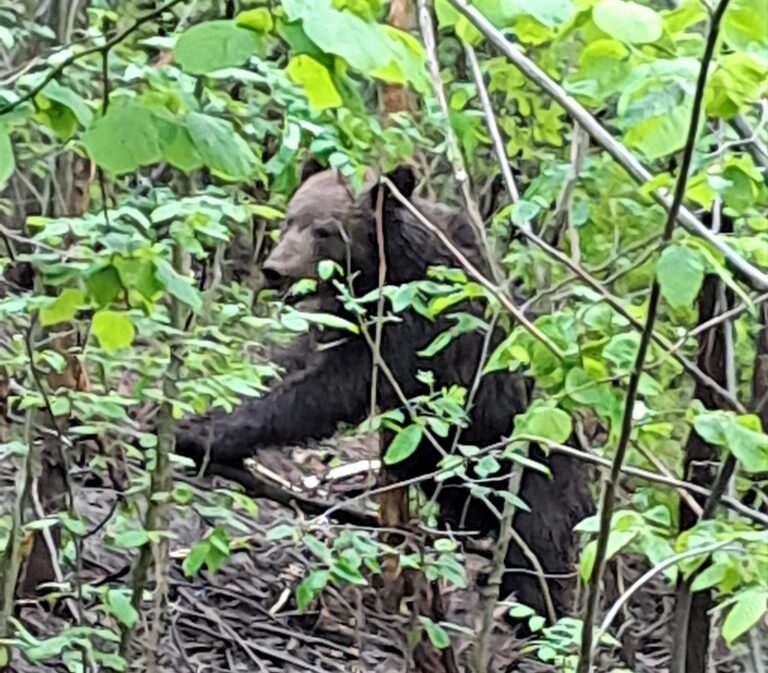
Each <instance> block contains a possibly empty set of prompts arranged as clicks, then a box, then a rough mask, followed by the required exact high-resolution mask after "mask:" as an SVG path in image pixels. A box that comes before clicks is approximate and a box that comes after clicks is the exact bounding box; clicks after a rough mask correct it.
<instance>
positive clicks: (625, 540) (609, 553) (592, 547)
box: [579, 530, 638, 582]
mask: <svg viewBox="0 0 768 673" xmlns="http://www.w3.org/2000/svg"><path fill="white" fill-rule="evenodd" d="M637 533H638V531H637V530H616V531H611V533H610V535H609V536H608V547H607V549H606V553H605V560H606V561H609V560H610V559H612V558H613V557H614V556H616V554H618V553H619V552H620V551H621V550H622V549H623V548H624V547H626V546H627V545H628V544H629V543H630V542H632V540H634V539H635V537H636V536H637ZM596 552H597V540H592V541H591V542H589V543H588V544H587V546H586V547H584V551H583V552H582V553H581V561H580V563H579V573H580V574H581V579H582V580H583V581H584V582H587V581H588V580H589V578H590V577H591V575H592V569H593V568H594V565H595V553H596Z"/></svg>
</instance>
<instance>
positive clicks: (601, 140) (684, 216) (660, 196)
mask: <svg viewBox="0 0 768 673" xmlns="http://www.w3.org/2000/svg"><path fill="white" fill-rule="evenodd" d="M448 2H450V3H451V5H453V7H455V8H456V9H457V10H458V11H459V12H460V13H461V14H462V15H464V16H465V17H466V18H467V20H468V21H469V22H470V23H471V24H472V25H473V26H474V27H475V28H477V29H478V30H479V31H480V32H481V33H482V34H483V35H484V36H485V37H486V39H488V40H489V41H490V42H491V43H492V44H493V45H495V46H496V48H497V49H499V51H501V52H502V53H503V54H504V55H505V56H506V57H507V58H508V59H509V60H510V61H511V62H512V64H513V65H514V66H515V67H516V68H517V69H518V70H520V72H522V73H523V74H524V75H525V76H526V77H527V78H528V79H530V80H531V81H532V82H533V83H534V84H536V85H537V86H538V87H540V88H541V89H543V90H544V92H545V93H547V94H549V95H550V96H552V98H554V99H555V101H557V103H558V104H559V105H560V106H561V107H563V108H564V109H565V110H566V112H568V114H570V115H571V116H572V117H573V118H574V119H575V120H576V121H577V122H578V123H579V125H580V126H581V127H582V128H583V129H584V130H585V131H586V132H587V133H589V135H590V136H592V138H593V139H594V140H595V141H596V142H597V143H598V144H599V145H600V146H601V147H603V148H604V149H605V150H606V151H607V152H608V153H609V154H610V155H611V156H612V157H613V158H614V159H615V160H616V161H617V162H618V163H619V164H620V165H621V166H623V167H624V169H625V170H626V171H627V172H628V173H629V174H630V176H631V177H632V178H633V179H634V180H635V181H636V182H638V183H640V184H644V183H646V182H648V181H649V180H650V179H651V178H652V177H653V176H652V175H651V174H650V173H649V172H648V170H647V169H646V168H645V167H644V166H643V165H642V164H641V163H640V162H639V161H638V160H637V158H636V157H635V156H633V155H632V153H631V152H629V150H627V148H626V147H624V145H622V144H621V143H620V142H619V141H618V140H616V139H615V138H614V137H613V136H612V135H611V134H610V133H609V132H608V131H606V130H605V129H604V128H603V127H602V126H601V125H600V123H599V122H598V121H597V120H596V119H595V118H594V117H593V116H592V115H591V114H590V113H589V112H588V111H587V110H586V108H584V106H582V105H581V104H580V103H579V102H578V101H577V100H576V99H575V98H573V97H571V96H569V95H568V94H567V93H566V92H565V90H564V89H563V88H562V87H561V86H560V85H559V84H558V83H557V82H555V81H554V80H553V79H551V78H550V77H549V76H548V75H547V74H546V73H545V72H544V71H543V70H541V68H539V67H538V66H537V65H536V64H535V63H534V62H533V61H531V59H529V58H528V57H527V56H525V54H523V53H522V51H520V49H518V48H517V47H516V46H515V45H514V44H512V43H511V42H509V41H508V40H507V39H506V38H505V37H504V36H503V35H502V34H501V32H500V31H499V30H497V29H496V27H495V26H494V25H493V24H492V23H491V22H490V21H489V20H488V19H487V18H486V17H485V16H484V15H483V14H482V13H481V12H480V11H479V10H478V9H477V8H475V7H473V6H472V5H470V4H469V3H468V2H467V0H448ZM653 198H654V200H655V201H656V202H657V203H658V204H659V205H661V206H663V207H664V208H665V209H666V210H669V209H670V208H671V207H672V204H673V200H674V199H670V198H669V196H668V195H667V194H666V193H664V192H662V191H660V190H655V191H654V192H653ZM676 210H677V213H676V215H675V219H676V220H678V221H679V222H680V224H682V226H683V227H684V228H685V229H686V230H688V231H689V232H691V233H692V234H694V235H696V236H699V237H700V238H703V239H704V240H706V241H708V242H709V243H710V244H711V245H712V246H713V247H714V248H715V249H716V250H718V252H720V253H721V254H722V255H723V256H724V257H725V259H726V260H727V261H728V264H729V265H730V266H731V267H732V269H733V270H734V271H735V272H737V273H738V274H739V275H740V276H742V277H743V279H744V281H745V282H746V283H747V284H748V285H749V286H750V287H752V288H753V289H756V290H761V291H764V290H768V274H766V273H765V272H764V271H761V270H760V269H758V268H757V267H756V266H754V265H753V264H751V263H750V262H748V261H747V260H746V259H744V258H743V257H741V256H740V255H739V254H738V253H736V252H735V251H734V250H733V249H732V248H731V247H730V246H729V245H727V244H726V243H725V242H724V241H723V239H722V238H720V237H719V236H716V235H715V234H713V233H712V232H711V231H710V230H709V229H708V228H707V227H705V226H704V225H703V224H702V223H701V222H700V221H699V220H698V219H696V217H695V216H694V215H693V214H692V213H691V212H690V211H689V210H687V209H686V208H684V207H682V204H680V205H679V206H677V208H676Z"/></svg>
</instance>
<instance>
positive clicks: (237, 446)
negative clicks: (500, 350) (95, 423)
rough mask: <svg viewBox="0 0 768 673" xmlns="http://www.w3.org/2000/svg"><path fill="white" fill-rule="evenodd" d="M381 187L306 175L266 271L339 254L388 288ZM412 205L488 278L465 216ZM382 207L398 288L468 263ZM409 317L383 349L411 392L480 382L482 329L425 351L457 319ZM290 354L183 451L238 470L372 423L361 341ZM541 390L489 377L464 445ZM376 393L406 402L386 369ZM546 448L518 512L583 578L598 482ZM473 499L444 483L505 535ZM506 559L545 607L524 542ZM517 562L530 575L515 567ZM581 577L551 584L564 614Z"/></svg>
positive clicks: (283, 273)
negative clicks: (586, 527)
mask: <svg viewBox="0 0 768 673" xmlns="http://www.w3.org/2000/svg"><path fill="white" fill-rule="evenodd" d="M391 177H392V179H393V181H395V184H397V185H398V186H399V188H400V189H401V191H402V192H403V193H404V194H405V195H406V196H407V197H410V195H411V191H412V190H413V186H414V181H413V176H412V174H411V173H410V171H408V170H399V171H398V172H396V173H395V174H393V175H392V176H391ZM378 189H379V186H378V182H377V181H370V182H369V183H368V185H367V186H366V188H365V189H364V190H363V192H362V193H361V194H359V195H356V194H354V193H353V192H352V190H351V189H350V188H349V186H348V185H347V184H346V182H345V181H344V180H343V178H341V176H340V175H339V174H338V173H337V172H335V171H330V170H328V171H321V172H317V173H315V174H314V175H311V176H309V177H307V178H306V180H305V181H304V183H303V184H302V186H301V187H300V188H299V190H298V191H297V192H296V194H295V196H294V197H293V199H292V200H291V202H290V204H289V206H288V210H287V216H286V220H285V223H284V225H283V228H282V231H281V233H280V239H279V241H278V243H277V245H276V246H275V248H274V249H273V251H272V253H271V254H270V255H269V257H268V259H267V260H266V262H265V263H264V267H263V271H264V273H265V275H266V277H267V279H268V280H269V281H270V282H271V283H272V284H273V285H281V284H285V283H290V282H291V281H293V280H296V279H298V278H302V277H317V263H318V262H319V261H320V260H322V259H333V260H336V261H338V262H339V263H340V264H342V265H343V266H346V264H347V261H349V262H351V268H352V270H353V272H354V278H353V286H354V290H355V294H356V295H357V296H362V295H363V294H365V293H367V292H369V291H371V290H373V289H375V288H376V287H377V274H378V268H379V254H378V246H377V240H376V226H375V222H376V217H375V208H376V200H377V190H378ZM411 201H412V203H413V204H414V205H415V206H416V207H417V208H418V209H419V210H420V211H421V212H422V213H423V214H424V215H425V216H426V217H427V218H428V219H429V220H430V221H432V222H433V223H435V224H437V225H438V226H440V227H441V228H442V230H443V231H445V232H446V233H447V234H448V236H449V237H450V238H451V240H452V241H453V242H454V243H455V244H456V245H457V246H458V247H459V248H460V249H461V250H462V252H463V253H464V254H465V255H466V256H467V257H468V258H469V259H470V261H471V262H472V263H473V264H475V265H476V266H477V267H478V268H479V269H481V270H482V271H483V272H484V273H486V274H489V272H490V270H489V268H488V264H487V262H486V260H485V259H484V258H483V256H482V254H481V253H480V250H479V249H478V246H477V245H476V244H475V243H474V234H473V232H472V230H471V228H470V226H469V224H468V222H467V221H466V219H465V218H464V217H463V216H462V215H461V214H459V213H456V212H454V211H452V210H450V209H448V208H447V207H445V206H442V205H437V204H434V203H430V202H427V201H424V200H422V199H419V198H418V197H412V198H411ZM383 212H384V217H383V224H384V249H385V258H386V268H387V275H386V284H388V285H399V284H402V283H407V282H409V281H413V280H418V279H422V278H424V277H425V276H426V271H427V268H428V267H430V266H438V265H444V266H455V265H456V264H455V260H454V258H453V256H452V255H451V253H450V252H449V251H448V250H447V249H446V248H445V247H444V246H443V245H442V244H441V243H440V242H439V241H438V240H437V239H436V238H435V237H434V236H433V235H432V234H431V233H430V232H428V231H427V230H426V229H425V227H424V226H423V225H421V224H420V223H419V222H418V220H417V219H416V218H415V217H414V216H413V215H412V214H410V213H409V212H408V211H407V210H406V209H405V208H404V207H403V206H402V205H401V204H400V203H399V202H398V201H397V200H396V199H395V198H394V197H392V196H391V195H389V196H386V197H384V209H383ZM348 254H349V257H348V256H347V255H348ZM335 294H336V293H335V291H334V290H333V289H332V288H331V287H325V286H323V284H322V283H320V285H319V288H318V291H317V300H318V301H319V302H320V304H321V305H322V307H323V309H324V310H329V309H332V310H335V311H336V312H337V313H339V312H342V311H343V309H342V307H341V305H340V304H339V303H338V302H337V301H336V299H335ZM462 310H468V311H472V312H474V313H475V314H477V315H482V306H480V305H477V306H464V307H462ZM400 318H401V321H400V322H394V323H393V322H388V323H387V324H386V326H385V327H384V330H383V336H382V344H381V352H382V356H383V360H384V362H386V363H387V365H388V366H389V368H390V369H391V371H392V374H393V375H394V378H395V379H396V381H397V382H398V383H399V385H400V387H401V388H402V390H403V392H404V393H405V395H406V396H408V397H412V396H415V395H418V394H420V393H423V392H424V386H423V385H422V384H420V383H419V382H418V381H417V380H416V378H415V376H416V374H417V372H418V371H419V370H429V371H431V372H433V374H434V379H435V384H436V386H438V387H440V386H448V385H451V384H459V385H461V386H464V387H465V388H467V389H469V388H470V387H471V385H472V381H473V379H474V377H475V375H476V370H477V365H478V361H479V359H480V357H481V351H482V347H483V340H484V337H483V335H481V334H479V333H471V334H464V335H462V336H460V337H458V338H456V339H454V340H453V341H452V342H451V343H450V345H449V346H448V347H447V348H445V349H443V350H442V351H441V352H439V353H438V354H437V355H436V356H435V357H433V358H431V359H426V358H421V357H419V356H418V355H417V352H418V351H419V350H420V349H422V348H424V347H425V346H426V345H427V344H429V343H430V342H431V341H432V340H433V339H434V338H435V337H436V336H437V335H438V334H439V333H440V332H442V331H444V330H445V329H446V328H447V327H449V326H450V325H451V324H452V322H451V321H450V320H449V319H448V318H444V317H441V318H438V319H436V320H434V321H430V320H428V319H426V318H424V317H422V316H420V315H419V314H417V313H416V312H415V311H405V312H404V314H403V315H401V316H400ZM503 336H504V335H503V334H502V333H501V332H500V331H499V333H498V334H494V335H493V342H492V345H495V344H497V343H498V342H499V341H500V339H501V338H503ZM339 342H340V343H339ZM277 362H278V363H279V364H281V365H282V366H284V367H285V369H286V374H285V376H284V378H283V379H282V380H281V381H280V382H279V383H277V384H276V385H275V386H274V387H273V388H272V390H271V391H270V392H269V393H267V394H266V395H264V396H263V397H261V398H258V399H249V400H246V401H245V402H244V403H243V404H242V405H241V406H240V407H238V408H237V409H236V410H235V411H234V412H233V413H231V414H228V415H225V414H223V413H214V414H213V415H212V416H211V417H209V418H207V419H191V420H189V421H186V422H185V423H184V424H183V425H182V428H181V431H180V434H179V437H178V446H177V450H178V451H179V452H180V453H182V454H184V455H190V456H193V457H195V458H196V459H198V460H199V458H200V456H201V455H202V454H203V453H204V451H205V448H206V446H207V444H208V439H210V456H211V461H212V462H214V463H219V464H224V465H228V466H236V465H238V464H240V462H241V461H242V460H243V459H244V458H245V457H247V456H249V455H252V454H253V453H254V452H256V451H257V450H258V448H259V447H261V446H266V445H285V444H294V443H301V442H303V441H305V440H308V439H322V438H326V437H329V436H330V435H332V434H333V433H334V432H335V431H336V430H337V429H338V427H339V425H340V424H346V425H355V424H358V423H360V422H361V421H363V420H364V419H365V418H366V416H367V414H368V412H369V406H370V385H371V376H372V374H371V364H372V355H371V352H370V349H369V347H368V345H367V343H366V341H365V340H364V338H363V337H362V336H354V335H350V334H349V333H343V334H342V333H339V332H334V331H333V330H327V329H325V330H322V331H321V330H319V329H313V330H312V331H311V332H310V333H309V334H308V335H306V336H303V337H301V338H299V339H297V340H295V342H294V343H293V344H292V346H291V347H290V348H289V349H288V350H286V351H285V352H283V353H282V354H280V356H279V357H278V358H277ZM528 388H529V385H528V382H527V381H526V380H525V379H523V378H522V377H521V376H519V375H515V374H511V373H508V372H494V373H491V374H489V375H486V376H484V377H483V379H482V382H481V384H480V386H479V389H478V391H477V395H476V398H475V403H474V406H473V408H472V410H471V413H470V423H469V425H468V427H467V428H466V429H465V430H464V431H463V433H462V439H461V441H462V443H464V444H470V445H475V446H478V447H483V446H487V445H489V444H492V443H494V442H497V441H499V439H501V438H503V437H505V436H508V435H509V433H510V432H511V430H512V420H513V418H514V416H515V415H516V414H520V413H522V412H523V411H524V409H525V407H526V404H527V397H528V392H529V391H528ZM377 402H378V405H379V406H380V407H381V408H383V409H388V408H395V407H400V406H401V401H400V399H399V398H398V397H397V395H396V394H395V392H394V390H393V389H392V387H391V386H390V384H389V383H388V381H387V378H386V377H385V376H381V375H380V376H379V377H378V389H377ZM385 434H386V433H385ZM452 436H453V434H452V433H449V438H448V439H447V440H441V441H442V442H443V444H444V445H445V448H446V449H448V448H449V447H450V443H451V440H452ZM389 437H391V435H389V436H388V437H385V439H388V438H389ZM533 457H534V458H536V459H539V460H541V461H543V462H547V463H548V465H549V467H550V470H551V473H552V476H551V477H549V478H548V477H545V476H543V475H541V474H538V473H536V472H533V471H526V474H525V476H524V478H523V484H522V488H521V496H522V498H523V499H524V500H525V501H526V502H527V503H529V505H530V507H531V510H532V511H531V513H526V512H522V511H521V512H519V513H518V514H517V515H516V518H515V527H516V529H517V530H518V531H519V533H520V534H521V536H522V537H523V539H524V540H525V541H526V542H527V544H528V546H529V547H530V548H531V549H532V550H533V552H534V553H535V554H536V556H537V557H538V559H539V561H540V563H541V564H542V566H543V568H544V569H545V571H546V572H547V573H548V574H553V575H563V574H568V573H572V570H573V560H574V553H575V539H574V534H573V532H572V529H573V526H574V525H575V524H576V523H577V522H578V521H579V520H580V519H581V518H583V517H584V516H586V515H587V514H588V513H589V510H590V507H591V500H590V495H589V489H588V481H589V477H588V476H587V474H586V473H585V472H584V470H583V469H581V467H580V465H578V464H577V463H576V462H575V461H574V460H572V459H569V458H567V457H564V456H561V455H554V456H551V457H549V458H546V457H545V456H543V454H541V452H538V451H537V452H536V455H535V456H533ZM438 460H439V454H438V453H437V451H436V450H435V449H434V447H433V446H431V445H430V444H429V443H428V442H426V441H424V442H423V445H422V446H420V447H419V449H418V450H417V451H416V452H415V453H414V454H413V456H411V457H410V458H409V459H407V460H406V461H404V462H402V463H399V464H397V465H395V466H393V470H392V472H393V473H394V475H393V476H395V477H396V478H398V479H404V478H409V477H413V476H416V475H420V474H425V473H427V472H431V471H433V470H434V469H435V467H436V465H437V462H438ZM433 489H434V484H433V483H431V482H428V483H427V484H425V490H426V491H427V492H428V493H430V492H433ZM459 489H460V490H459ZM469 497H470V496H469V495H468V491H467V490H466V489H465V488H464V487H463V485H461V484H451V485H448V487H445V486H444V487H443V489H442V490H441V495H440V498H439V503H440V508H441V517H442V519H443V521H444V522H446V523H448V524H450V525H452V526H454V527H456V526H457V525H458V524H459V522H460V521H464V523H465V525H466V527H467V528H469V529H473V530H474V529H481V530H484V531H493V530H494V529H496V530H497V529H498V521H497V519H496V518H495V517H494V516H493V515H492V514H491V512H490V511H489V510H488V509H487V508H486V507H485V506H484V505H481V504H480V501H478V500H475V499H473V500H472V503H471V506H470V507H468V508H467V507H465V504H467V498H469ZM465 510H466V511H465ZM462 517H463V518H462ZM507 568H508V572H507V573H506V574H505V580H504V583H503V590H504V591H505V592H506V593H509V592H510V591H514V592H515V593H516V594H517V598H518V600H520V601H522V602H524V603H527V604H529V605H533V606H536V607H539V608H541V607H542V601H541V597H540V593H539V587H538V583H537V579H536V577H535V575H533V573H532V572H531V570H530V568H531V565H530V563H529V562H528V560H527V559H526V558H525V556H524V555H523V554H522V552H521V551H520V549H519V548H518V547H517V545H514V544H513V545H511V547H510V551H509V554H508V558H507ZM514 569H523V570H522V572H518V573H515V572H514ZM569 584H570V582H565V581H562V580H557V579H553V580H550V591H551V593H552V597H553V599H554V602H555V605H556V606H557V608H558V609H559V610H560V611H563V612H565V611H567V610H568V603H569V600H568V596H567V594H568V593H570V592H569V591H567V589H568V586H569ZM505 595H506V594H505Z"/></svg>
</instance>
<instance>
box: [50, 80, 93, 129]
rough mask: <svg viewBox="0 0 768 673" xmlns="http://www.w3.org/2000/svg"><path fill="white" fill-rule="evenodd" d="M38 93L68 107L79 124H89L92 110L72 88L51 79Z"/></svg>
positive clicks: (91, 118)
mask: <svg viewBox="0 0 768 673" xmlns="http://www.w3.org/2000/svg"><path fill="white" fill-rule="evenodd" d="M39 95H41V96H45V97H46V98H48V99H50V100H52V101H56V102H57V103H60V104H61V105H64V106H65V107H67V108H69V109H70V110H71V111H72V114H73V115H74V116H75V118H76V119H77V121H78V122H80V124H82V125H83V126H90V124H91V121H92V120H93V112H92V111H91V108H89V107H88V104H87V103H86V102H85V101H84V100H83V98H82V96H80V94H78V93H75V92H74V91H72V89H70V88H68V87H66V86H62V85H61V84H59V83H58V82H57V81H56V80H53V81H51V82H48V84H46V85H45V88H44V89H43V90H42V91H41V92H40V94H39Z"/></svg>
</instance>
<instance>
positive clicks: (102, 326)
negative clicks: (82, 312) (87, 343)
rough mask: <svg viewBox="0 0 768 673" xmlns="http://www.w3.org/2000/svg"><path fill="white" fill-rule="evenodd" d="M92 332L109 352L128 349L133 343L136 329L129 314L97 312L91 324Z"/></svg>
mask: <svg viewBox="0 0 768 673" xmlns="http://www.w3.org/2000/svg"><path fill="white" fill-rule="evenodd" d="M91 331H92V332H93V334H94V336H95V337H96V338H97V339H98V340H99V343H100V344H101V347H102V348H104V349H105V350H107V351H116V350H119V349H120V348H126V347H128V346H130V345H131V343H132V342H133V336H134V329H133V323H132V322H131V318H130V316H129V315H128V314H127V313H123V312H118V311H107V310H101V311H96V313H94V315H93V322H92V323H91Z"/></svg>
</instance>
